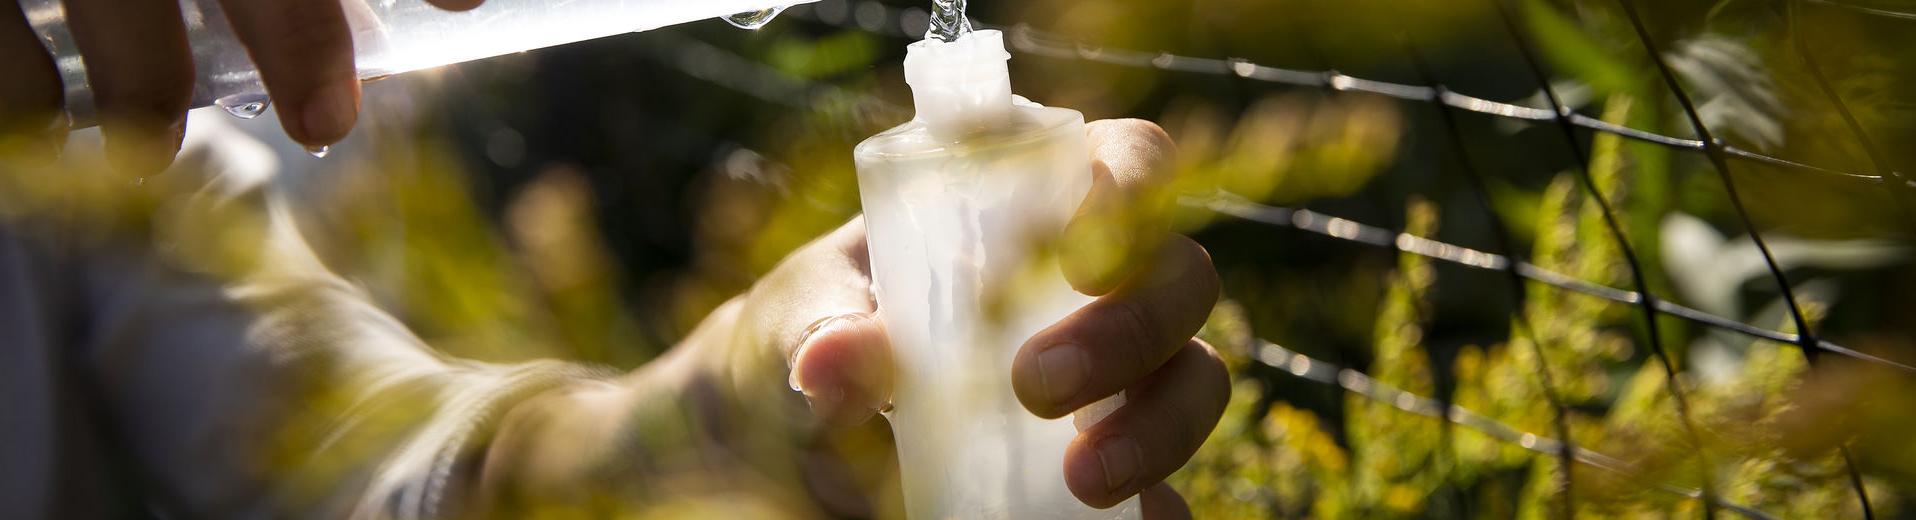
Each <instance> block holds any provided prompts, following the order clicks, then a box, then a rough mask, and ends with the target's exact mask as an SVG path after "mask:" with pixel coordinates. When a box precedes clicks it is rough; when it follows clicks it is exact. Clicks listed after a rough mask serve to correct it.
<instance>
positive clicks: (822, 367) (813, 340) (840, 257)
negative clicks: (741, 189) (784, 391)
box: [745, 217, 892, 424]
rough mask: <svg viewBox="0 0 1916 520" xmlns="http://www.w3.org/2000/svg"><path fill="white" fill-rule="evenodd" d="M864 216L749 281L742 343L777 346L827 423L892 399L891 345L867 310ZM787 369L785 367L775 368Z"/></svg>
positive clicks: (856, 417)
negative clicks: (748, 327)
mask: <svg viewBox="0 0 1916 520" xmlns="http://www.w3.org/2000/svg"><path fill="white" fill-rule="evenodd" d="M868 259H869V257H868V256H867V253H866V249H865V222H864V219H863V218H862V217H861V218H858V219H853V220H852V221H851V222H849V223H847V224H845V225H844V226H842V227H840V228H839V229H838V230H836V231H833V232H832V233H830V234H827V235H825V236H824V237H820V238H819V239H818V240H816V241H813V242H812V243H811V244H807V245H806V246H805V247H804V248H801V249H799V251H798V252H796V253H793V254H792V255H791V256H789V257H787V258H786V259H785V260H784V261H783V262H782V263H780V264H779V266H778V267H777V268H775V269H773V270H772V272H771V274H769V275H767V276H766V277H765V279H763V280H760V281H759V283H758V284H756V285H754V286H753V289H752V296H751V298H750V301H751V302H752V305H753V308H751V309H747V310H746V311H745V312H746V315H747V316H754V317H755V319H756V320H758V321H759V322H761V323H760V324H759V325H758V326H755V327H754V328H753V329H752V331H750V332H749V333H750V334H754V335H756V336H755V337H753V338H749V340H748V341H746V342H745V343H746V344H748V345H776V346H777V348H778V349H780V350H779V352H778V354H780V355H782V356H784V357H783V359H786V360H789V362H790V366H789V368H790V370H791V372H790V379H789V382H790V383H791V385H792V387H793V388H794V389H797V390H799V391H802V392H804V393H805V397H806V399H807V400H808V401H810V402H811V404H812V410H813V411H814V412H815V413H817V414H818V415H819V416H820V417H822V418H825V419H827V420H828V421H829V422H832V423H839V424H844V423H855V422H859V421H863V420H864V419H866V418H869V417H870V416H871V415H872V413H873V412H874V411H875V410H877V409H878V408H879V407H881V406H883V405H884V404H885V403H886V402H889V401H890V400H891V373H892V371H891V367H892V357H891V346H890V343H889V342H888V341H887V340H886V336H885V328H884V325H883V324H882V323H880V322H879V320H878V319H876V318H875V317H873V315H872V313H873V312H874V311H875V310H876V305H875V303H874V302H873V301H872V297H871V272H870V265H869V260H868ZM779 368H785V367H779Z"/></svg>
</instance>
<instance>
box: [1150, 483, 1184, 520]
mask: <svg viewBox="0 0 1916 520" xmlns="http://www.w3.org/2000/svg"><path fill="white" fill-rule="evenodd" d="M1138 502H1141V503H1140V504H1139V505H1140V506H1143V509H1144V511H1143V513H1144V514H1143V515H1141V516H1143V517H1144V520H1190V519H1191V508H1190V507H1188V506H1186V505H1185V504H1184V497H1182V496H1179V495H1178V492H1177V490H1174V489H1171V485H1170V484H1165V483H1158V485H1155V486H1151V488H1150V489H1146V490H1144V492H1143V493H1139V494H1138Z"/></svg>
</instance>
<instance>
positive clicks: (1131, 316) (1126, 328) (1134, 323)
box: [1110, 299, 1164, 372]
mask: <svg viewBox="0 0 1916 520" xmlns="http://www.w3.org/2000/svg"><path fill="white" fill-rule="evenodd" d="M1110 316H1111V318H1110V320H1111V321H1112V322H1114V323H1113V324H1112V325H1113V328H1114V330H1115V331H1117V332H1118V333H1119V334H1122V336H1121V337H1122V338H1124V339H1123V340H1122V341H1120V342H1119V344H1121V345H1125V346H1127V347H1128V350H1130V351H1131V352H1130V354H1131V361H1132V362H1133V363H1135V365H1133V366H1134V367H1135V368H1136V370H1137V371H1139V372H1144V371H1148V370H1150V369H1152V368H1154V367H1156V366H1157V365H1158V363H1159V362H1160V361H1163V359H1164V358H1163V356H1159V355H1157V354H1156V353H1155V351H1157V350H1160V348H1159V347H1158V345H1160V344H1162V342H1161V341H1159V338H1158V329H1157V327H1156V323H1155V320H1153V319H1152V318H1151V313H1150V312H1149V311H1148V310H1146V309H1145V308H1144V307H1143V306H1142V305H1140V304H1139V303H1138V302H1136V301H1133V300H1129V299H1124V300H1118V301H1117V302H1114V303H1113V304H1112V305H1111V307H1110Z"/></svg>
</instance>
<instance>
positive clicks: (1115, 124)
mask: <svg viewBox="0 0 1916 520" xmlns="http://www.w3.org/2000/svg"><path fill="white" fill-rule="evenodd" d="M1085 128H1086V130H1085V132H1086V135H1085V144H1086V147H1087V148H1088V149H1089V150H1090V153H1091V174H1092V183H1091V192H1090V194H1088V195H1087V196H1086V197H1085V201H1084V204H1083V205H1081V206H1080V207H1079V208H1078V214H1077V215H1076V216H1074V217H1073V218H1072V220H1071V223H1070V224H1069V225H1068V226H1067V227H1066V229H1065V238H1064V240H1065V244H1064V247H1062V248H1061V250H1062V251H1065V252H1067V254H1066V255H1065V256H1064V259H1063V267H1064V272H1065V278H1066V279H1067V280H1069V281H1070V282H1071V285H1072V287H1073V288H1075V289H1077V290H1078V292H1082V293H1085V294H1089V295H1093V296H1097V295H1102V294H1104V293H1106V292H1110V291H1111V290H1112V289H1113V288H1115V287H1116V286H1117V285H1118V284H1119V283H1121V282H1122V281H1123V280H1124V278H1125V277H1127V276H1129V275H1130V273H1132V272H1134V271H1136V270H1137V269H1138V268H1139V265H1140V263H1139V262H1138V261H1137V260H1138V259H1140V258H1146V257H1149V256H1150V255H1149V254H1146V252H1148V251H1151V250H1153V249H1155V248H1156V247H1157V246H1158V245H1159V244H1161V243H1162V241H1163V240H1164V239H1165V238H1166V237H1167V236H1168V235H1169V234H1168V233H1166V232H1165V231H1164V230H1165V226H1164V224H1163V222H1164V219H1163V218H1161V217H1160V215H1161V214H1162V213H1163V209H1164V206H1165V201H1164V200H1158V199H1163V198H1165V197H1164V196H1165V195H1166V194H1164V193H1161V192H1162V191H1163V190H1161V189H1160V188H1161V187H1162V186H1164V185H1165V184H1166V183H1168V182H1169V181H1170V179H1169V177H1170V175H1169V174H1170V173H1171V168H1170V164H1171V156H1172V154H1173V153H1174V152H1176V150H1177V147H1176V145H1175V144H1173V143H1172V141H1171V137H1170V135H1168V134H1166V133H1165V132H1164V129H1162V128H1159V127H1158V125H1156V124H1154V123H1151V122H1149V121H1144V120H1140V119H1117V120H1104V121H1093V122H1091V123H1090V124H1089V125H1087V126H1086V127H1085Z"/></svg>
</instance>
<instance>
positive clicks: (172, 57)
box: [66, 0, 193, 175]
mask: <svg viewBox="0 0 1916 520" xmlns="http://www.w3.org/2000/svg"><path fill="white" fill-rule="evenodd" d="M66 9H67V19H68V20H69V22H70V26H71V28H72V31H73V39H74V43H75V44H76V45H78V46H79V47H80V53H81V54H83V55H85V56H86V66H87V76H88V81H90V82H91V83H92V86H93V95H94V104H95V106H96V108H97V109H98V112H99V115H100V123H101V124H100V128H101V132H102V133H103V134H104V135H105V137H106V153H107V159H108V161H110V164H112V165H113V167H114V168H115V169H117V170H120V171H121V172H125V173H128V174H132V175H149V174H153V173H158V172H159V171H161V170H164V169H165V168H166V166H167V165H168V164H171V163H172V162H173V154H174V153H176V152H178V151H179V149H180V139H182V138H183V137H185V135H186V108H187V104H188V103H189V102H190V101H191V96H192V92H193V57H192V52H191V51H190V50H189V49H188V47H187V42H186V27H185V26H184V25H183V24H182V23H181V22H180V6H179V3H178V2H177V1H176V0H67V1H66Z"/></svg>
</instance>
